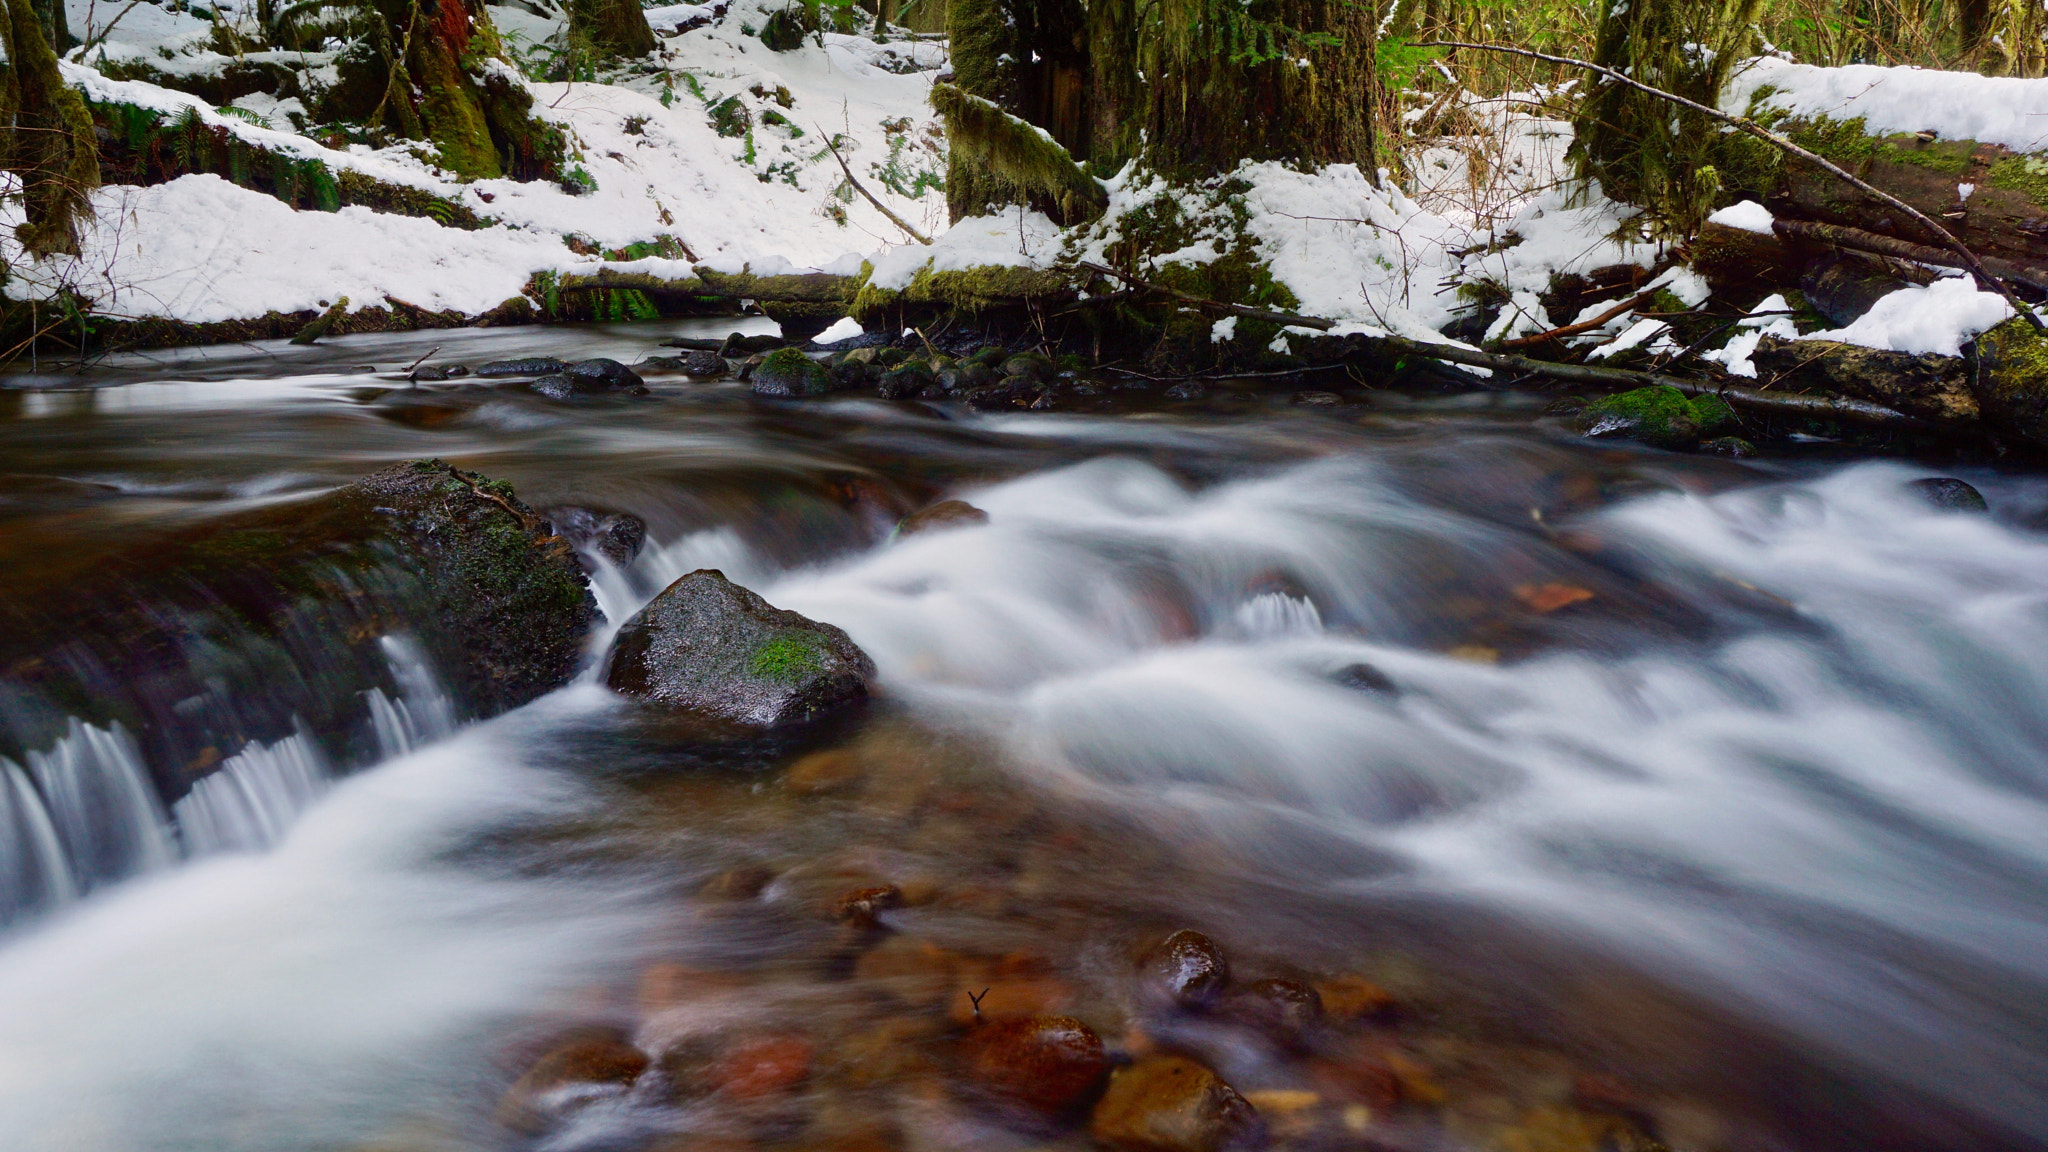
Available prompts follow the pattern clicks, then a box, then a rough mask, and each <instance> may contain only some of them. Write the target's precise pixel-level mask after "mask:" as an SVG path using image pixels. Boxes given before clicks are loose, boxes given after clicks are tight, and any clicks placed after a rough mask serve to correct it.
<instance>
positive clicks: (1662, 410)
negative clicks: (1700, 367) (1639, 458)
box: [1578, 387, 1735, 449]
mask: <svg viewBox="0 0 2048 1152" xmlns="http://www.w3.org/2000/svg"><path fill="white" fill-rule="evenodd" d="M1734 422H1735V411H1734V409H1732V408H1730V407H1728V402H1727V401H1725V400H1722V399H1721V398H1720V397H1718V396H1694V397H1688V396H1686V395H1685V393H1683V392H1680V391H1679V390H1678V389H1676V388H1665V387H1656V388H1637V389H1634V390H1632V391H1628V392H1621V393H1617V394H1615V395H1613V396H1608V397H1605V398H1603V399H1600V400H1596V401H1594V402H1593V403H1591V404H1588V405H1586V408H1585V411H1584V412H1582V413H1580V415H1579V417H1578V424H1579V427H1580V429H1581V430H1582V431H1583V432H1585V434H1586V435H1588V436H1627V437H1629V438H1631V439H1635V440H1641V441H1642V442H1643V443H1645V444H1650V445H1654V446H1656V447H1658V448H1676V449H1684V448H1691V447H1693V446H1694V445H1696V444H1698V443H1699V442H1700V440H1701V439H1702V438H1703V437H1712V436H1715V435H1717V434H1719V433H1720V432H1721V431H1722V430H1724V429H1726V428H1728V427H1729V426H1731V425H1732V424H1733V423H1734Z"/></svg>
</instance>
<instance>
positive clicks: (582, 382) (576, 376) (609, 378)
mask: <svg viewBox="0 0 2048 1152" xmlns="http://www.w3.org/2000/svg"><path fill="white" fill-rule="evenodd" d="M562 375H564V376H566V377H568V378H569V383H570V384H571V385H573V386H574V387H575V389H576V390H577V391H578V392H624V391H627V390H629V389H633V388H644V387H646V385H647V382H646V381H645V380H642V379H641V378H640V374H639V373H638V372H635V371H633V370H632V369H631V368H628V367H626V366H625V365H624V364H621V363H619V362H618V361H617V360H613V359H610V358H608V357H604V356H598V357H594V358H592V359H589V360H578V361H577V362H576V363H574V364H571V365H569V366H568V367H567V368H565V369H563V370H562Z"/></svg>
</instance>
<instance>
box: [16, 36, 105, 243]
mask: <svg viewBox="0 0 2048 1152" xmlns="http://www.w3.org/2000/svg"><path fill="white" fill-rule="evenodd" d="M6 4H7V11H6V13H5V16H6V19H5V20H0V47H4V49H5V50H6V53H7V60H8V63H9V65H10V67H8V68H7V69H6V70H5V71H6V76H5V80H4V81H0V114H4V121H5V122H6V123H8V124H9V125H10V126H9V127H8V128H7V130H6V135H5V137H4V140H0V144H4V150H5V157H4V159H5V167H6V168H7V169H8V170H9V171H12V172H16V173H19V174H20V175H21V179H22V201H23V212H24V214H25V215H26V216H27V219H26V221H24V222H23V223H22V224H21V226H20V227H19V228H17V229H16V230H15V234H16V236H17V237H19V238H20V240H21V244H22V247H23V248H24V249H26V250H27V251H28V253H29V254H30V255H32V256H36V257H38V258H40V257H43V256H48V255H53V254H62V255H69V256H76V255H77V254H78V221H79V220H81V219H90V218H91V217H92V199H91V197H92V192H93V189H95V188H98V187H99V185H100V162H99V153H98V151H97V150H96V148H95V145H94V141H93V131H92V117H91V115H90V114H88V113H87V112H86V109H85V101H84V100H83V99H82V98H81V97H80V96H79V95H78V93H77V92H75V91H73V90H72V89H71V88H70V87H69V86H68V85H66V84H65V83H64V76H63V73H62V72H61V71H59V70H58V68H57V54H56V53H55V52H53V51H52V50H51V48H50V42H49V40H47V39H46V38H45V33H44V30H43V22H42V20H41V19H40V18H39V17H38V14H37V12H36V10H35V7H34V5H33V4H32V3H31V0H6Z"/></svg>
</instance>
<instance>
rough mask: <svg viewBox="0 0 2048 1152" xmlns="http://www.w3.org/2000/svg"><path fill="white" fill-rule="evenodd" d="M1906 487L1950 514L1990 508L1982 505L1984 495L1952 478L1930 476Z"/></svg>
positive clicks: (1984, 504)
mask: <svg viewBox="0 0 2048 1152" xmlns="http://www.w3.org/2000/svg"><path fill="white" fill-rule="evenodd" d="M1906 487H1908V488H1910V489H1912V490H1913V491H1914V492H1915V493H1917V494H1918V495H1919V496H1920V498H1921V499H1922V500H1925V501H1927V502H1928V503H1929V504H1932V505H1934V506H1935V507H1936V508H1943V509H1947V510H1948V511H1951V512H1988V511H1990V510H1991V506H1990V505H1988V504H1986V503H1984V494H1983V493H1982V492H1979V491H1977V490H1976V489H1975V488H1972V487H1971V486H1969V485H1968V484H1965V483H1963V482H1962V481H1961V480H1957V479H1955V478H1954V477H1952V476H1931V477H1929V478H1927V479H1925V480H1911V481H1908V482H1907V484H1906Z"/></svg>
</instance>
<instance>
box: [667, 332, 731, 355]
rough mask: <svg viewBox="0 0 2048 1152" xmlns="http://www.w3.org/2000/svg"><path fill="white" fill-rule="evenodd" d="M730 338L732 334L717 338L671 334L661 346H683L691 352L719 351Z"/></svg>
mask: <svg viewBox="0 0 2048 1152" xmlns="http://www.w3.org/2000/svg"><path fill="white" fill-rule="evenodd" d="M734 335H738V333H734ZM730 339H732V337H731V336H720V337H718V338H716V339H712V338H709V337H705V336H671V337H670V338H668V339H667V340H663V341H662V342H661V346H662V347H663V348H682V349H686V350H688V351H691V352H717V351H720V350H721V349H723V348H724V347H725V342H726V341H727V340H730Z"/></svg>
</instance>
